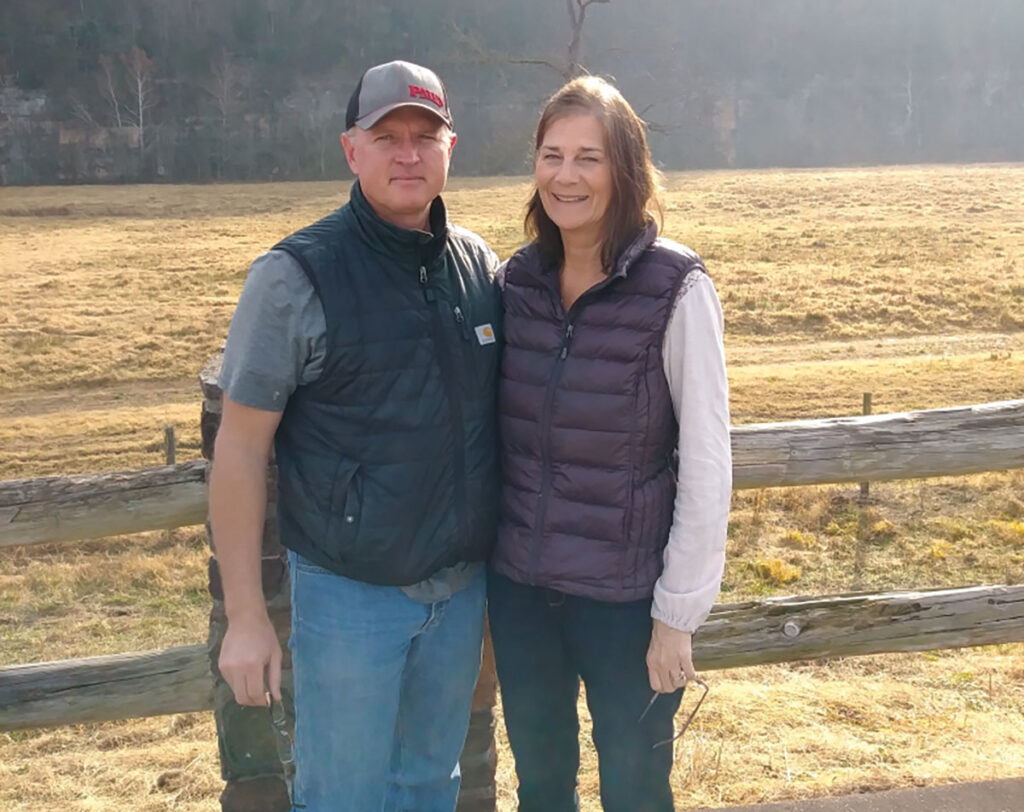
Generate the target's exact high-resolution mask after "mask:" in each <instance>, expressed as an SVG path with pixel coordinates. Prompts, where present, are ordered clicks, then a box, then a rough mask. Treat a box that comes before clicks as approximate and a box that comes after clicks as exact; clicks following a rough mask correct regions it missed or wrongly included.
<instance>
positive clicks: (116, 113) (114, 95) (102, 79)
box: [97, 54, 124, 127]
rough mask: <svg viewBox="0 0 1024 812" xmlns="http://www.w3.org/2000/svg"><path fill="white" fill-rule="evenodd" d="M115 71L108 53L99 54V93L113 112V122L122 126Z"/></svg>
mask: <svg viewBox="0 0 1024 812" xmlns="http://www.w3.org/2000/svg"><path fill="white" fill-rule="evenodd" d="M117 78H118V77H117V71H116V70H115V65H114V59H113V57H111V56H110V55H109V54H100V73H99V76H98V77H97V79H98V81H99V86H100V93H101V94H102V96H103V98H104V99H106V101H107V104H109V105H110V111H111V113H112V114H113V119H114V124H115V125H116V126H118V127H122V126H124V125H123V122H122V121H121V97H120V93H119V92H118V81H117Z"/></svg>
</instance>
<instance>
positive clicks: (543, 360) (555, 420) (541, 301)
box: [489, 77, 732, 812]
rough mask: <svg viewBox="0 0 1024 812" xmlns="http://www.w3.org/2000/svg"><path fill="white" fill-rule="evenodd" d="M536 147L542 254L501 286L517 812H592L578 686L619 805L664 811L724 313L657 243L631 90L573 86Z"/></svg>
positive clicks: (707, 551)
mask: <svg viewBox="0 0 1024 812" xmlns="http://www.w3.org/2000/svg"><path fill="white" fill-rule="evenodd" d="M535 150H536V152H535V156H534V158H535V163H534V177H535V185H536V188H535V191H534V194H533V197H532V199H531V200H530V202H529V205H528V208H527V215H526V228H527V232H528V234H529V235H530V236H531V237H532V242H530V243H529V244H528V245H527V246H526V247H525V248H523V249H521V250H520V251H518V252H517V253H516V254H515V255H514V256H513V257H512V258H511V259H510V260H509V261H508V262H507V263H506V265H505V267H504V269H503V277H502V279H501V280H500V281H501V283H502V285H503V289H504V296H505V311H506V315H505V332H506V345H505V350H504V356H503V370H502V382H501V396H500V407H499V420H500V427H501V432H502V465H503V470H504V478H505V479H504V485H503V492H502V514H501V523H500V529H499V538H498V543H497V547H496V549H495V553H494V557H493V560H492V566H491V572H490V579H489V613H490V623H491V632H492V636H493V640H494V648H495V655H496V658H497V668H498V678H499V681H500V683H501V689H502V703H503V707H504V713H505V723H506V726H507V728H508V735H509V742H510V744H511V746H512V752H513V754H514V756H515V759H516V772H517V774H518V777H519V809H520V812H535V811H540V810H543V812H562V810H566V812H568V811H569V810H574V809H576V805H577V803H578V799H577V798H576V797H575V795H576V792H575V788H576V773H577V770H578V766H579V747H578V730H579V728H578V720H577V714H576V701H577V694H578V691H579V680H580V678H582V679H583V682H584V684H585V686H586V691H587V703H588V705H589V708H590V712H591V716H592V718H593V724H594V743H595V745H596V747H597V753H598V759H599V767H600V779H601V800H602V803H603V806H604V809H605V810H606V812H648V811H650V812H655V811H657V812H662V810H665V812H668V811H669V810H672V808H673V806H672V791H671V788H670V786H669V773H670V770H671V766H672V748H671V747H669V746H667V747H656V746H655V745H656V744H657V743H658V742H663V741H665V740H666V739H671V738H672V726H673V715H674V713H675V711H676V710H677V708H678V707H679V702H680V699H681V696H682V688H683V686H684V685H685V683H686V681H687V680H693V679H696V673H695V672H694V669H693V663H692V659H691V654H690V637H691V634H692V633H693V631H694V630H695V629H696V628H697V627H698V626H699V625H700V624H701V623H702V622H703V621H704V619H705V617H706V616H707V614H708V612H709V611H710V608H711V605H712V603H713V601H714V598H715V595H716V594H717V592H718V587H719V583H720V580H721V575H722V568H723V563H724V555H725V554H724V548H725V532H726V522H727V516H728V509H729V498H730V493H731V470H732V468H731V461H730V452H729V416H728V392H727V383H726V376H725V361H724V352H723V349H722V312H721V307H720V305H719V302H718V297H717V295H716V294H715V290H714V287H713V285H712V284H711V281H710V279H709V278H708V276H707V273H706V272H705V270H704V266H703V264H702V263H701V260H700V258H699V257H698V256H697V255H696V254H694V253H693V252H692V251H690V250H689V249H688V248H685V247H683V246H681V245H679V244H677V243H674V242H671V241H669V240H664V239H660V238H658V237H657V226H656V225H655V223H654V222H653V220H652V218H651V216H650V215H649V214H648V213H647V207H648V205H649V204H650V203H652V201H653V197H654V194H655V191H656V186H657V184H656V180H657V172H656V170H655V169H654V166H653V165H652V163H651V158H650V153H649V151H648V148H647V141H646V137H645V135H644V128H643V123H642V122H641V121H640V119H639V118H638V117H637V116H636V114H635V113H634V112H633V110H632V108H630V106H629V104H628V103H627V102H626V100H625V99H624V98H623V97H622V95H621V94H620V93H619V92H618V91H617V90H616V89H615V88H614V87H612V86H611V85H610V84H608V83H607V82H605V81H603V80H602V79H599V78H596V77H585V78H581V79H576V80H574V81H572V82H570V83H569V84H567V85H566V86H565V87H563V88H562V89H561V90H559V91H558V92H557V93H556V94H555V95H554V96H553V97H552V98H551V99H550V100H549V101H548V103H547V105H546V106H545V108H544V111H543V113H542V115H541V118H540V122H539V124H538V126H537V133H536V140H535ZM677 455H678V464H677V461H676V458H677ZM652 690H653V691H654V692H656V694H657V699H656V700H655V701H654V703H653V705H651V707H650V708H649V710H648V711H647V712H646V713H644V711H645V708H647V706H648V703H649V702H650V701H651V698H652V694H651V692H652ZM641 717H642V718H641Z"/></svg>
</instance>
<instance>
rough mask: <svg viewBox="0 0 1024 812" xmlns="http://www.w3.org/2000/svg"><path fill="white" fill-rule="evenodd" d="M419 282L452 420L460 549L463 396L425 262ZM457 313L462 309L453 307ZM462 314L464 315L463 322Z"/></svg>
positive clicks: (465, 544) (464, 535) (464, 536)
mask: <svg viewBox="0 0 1024 812" xmlns="http://www.w3.org/2000/svg"><path fill="white" fill-rule="evenodd" d="M420 284H421V285H422V286H423V298H424V299H425V300H426V301H427V303H428V304H429V305H430V318H431V326H432V328H433V333H434V346H435V348H436V350H437V364H438V366H439V367H440V369H441V381H442V383H443V384H444V389H445V393H446V395H447V396H448V411H449V414H450V415H451V421H452V444H453V445H454V452H455V457H454V459H453V468H454V473H455V482H454V489H455V494H454V495H455V520H456V523H457V524H458V529H459V549H460V551H462V550H467V549H469V529H468V527H467V522H466V438H465V431H464V428H463V425H462V399H461V398H460V397H459V381H458V380H457V379H456V375H457V371H456V365H455V364H454V363H453V359H452V356H451V347H449V346H448V342H447V341H445V337H444V325H443V324H442V322H441V311H440V306H439V304H438V300H437V295H436V294H435V293H434V291H433V290H432V289H431V288H430V287H428V286H427V269H426V266H423V265H421V266H420ZM455 310H456V311H457V313H458V315H457V316H456V321H458V317H459V316H462V311H461V309H459V307H458V306H456V307H455ZM464 321H465V317H463V322H464Z"/></svg>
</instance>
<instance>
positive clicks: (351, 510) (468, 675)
mask: <svg viewBox="0 0 1024 812" xmlns="http://www.w3.org/2000/svg"><path fill="white" fill-rule="evenodd" d="M346 128H347V131H346V132H345V133H344V134H343V135H342V137H341V142H342V145H343V147H344V150H345V157H346V158H347V160H348V164H349V166H350V167H351V169H352V172H353V173H354V174H355V175H356V182H355V183H354V184H353V186H352V191H351V197H350V200H349V202H348V203H347V204H346V205H345V206H343V207H342V208H340V209H338V210H337V211H336V212H334V213H333V214H330V215H328V216H327V217H325V218H324V219H322V220H320V221H319V222H317V223H314V224H313V225H311V226H309V227H308V228H305V229H302V230H301V231H299V232H297V233H296V234H293V235H292V236H290V237H288V238H287V239H285V240H283V241H282V242H280V243H278V245H276V246H275V247H274V248H273V249H272V250H270V251H268V252H267V253H265V254H263V255H262V256H261V257H259V258H258V259H257V260H256V261H255V262H254V263H253V265H252V268H251V270H250V273H249V277H248V279H247V280H246V283H245V287H244V289H243V291H242V295H241V298H240V300H239V303H238V309H237V311H236V313H235V316H234V319H233V320H232V323H231V329H230V331H229V334H228V340H227V344H226V346H225V351H224V363H223V368H222V372H221V378H220V383H221V388H222V389H223V392H224V410H223V416H222V422H221V426H220V430H219V433H218V437H217V443H216V448H215V454H214V457H215V463H214V468H213V475H212V479H211V483H210V512H211V519H212V522H213V533H214V538H215V543H216V551H217V558H218V561H219V564H220V569H221V573H222V578H223V582H224V592H225V608H226V611H227V616H228V628H227V633H226V635H225V637H224V642H223V646H222V650H221V655H220V663H219V666H220V670H221V673H222V674H223V675H224V678H225V679H226V680H227V682H228V684H229V685H230V686H231V688H232V689H233V690H234V692H235V697H236V699H237V701H238V702H239V703H241V704H246V705H259V704H265V702H266V699H265V695H266V692H269V693H270V694H271V695H272V696H273V697H274V698H275V699H277V698H279V697H280V691H281V649H280V647H279V645H278V642H277V639H276V636H275V634H274V631H273V628H272V627H271V624H270V621H269V619H268V617H267V612H266V609H265V607H264V603H263V598H262V594H261V590H260V552H259V550H260V535H261V528H262V526H263V519H264V509H265V484H264V482H265V479H264V478H265V469H266V465H267V461H268V455H269V452H270V448H271V443H272V442H273V444H274V450H275V455H276V463H277V469H278V505H277V515H278V527H279V530H280V534H281V541H282V543H283V544H284V545H285V546H286V547H287V548H288V549H289V563H290V567H291V579H292V636H291V640H290V644H289V647H290V649H291V655H292V664H293V673H294V679H295V708H296V743H295V749H296V763H297V773H296V776H295V785H294V803H295V805H296V807H300V806H302V807H304V808H305V809H306V810H308V812H342V811H343V810H353V812H370V810H381V809H386V810H398V809H402V810H416V811H417V812H431V811H432V810H438V812H440V811H441V810H445V811H446V812H447V811H448V810H451V809H453V808H454V806H455V801H456V796H457V794H458V787H459V769H458V758H459V754H460V752H461V750H462V746H463V742H464V739H465V735H466V729H467V726H468V722H469V712H470V703H471V700H472V692H473V686H474V684H475V680H476V677H477V673H478V670H479V665H480V651H481V639H482V631H483V615H484V577H483V573H482V567H481V564H480V562H481V561H483V559H484V558H485V557H486V555H487V552H488V549H489V547H490V544H491V542H492V539H493V536H494V532H495V527H494V523H495V516H496V513H497V510H496V499H497V493H498V488H497V459H496V449H495V444H496V430H495V416H494V414H495V397H496V394H495V393H496V385H497V380H496V377H497V363H498V357H499V349H498V337H499V329H500V319H501V307H500V302H499V300H498V296H497V294H496V292H495V289H494V286H493V284H492V277H493V274H494V271H495V268H496V265H497V258H496V257H495V255H494V253H493V252H492V251H490V249H488V248H487V247H486V245H485V244H484V243H483V241H482V240H481V239H480V238H479V237H477V236H476V235H475V234H472V233H470V232H468V231H465V230H463V229H460V228H457V227H455V226H452V225H450V224H449V223H448V222H447V215H446V211H445V206H444V203H443V202H442V200H441V198H440V197H439V194H440V192H441V191H442V189H443V188H444V185H445V182H446V180H447V175H448V166H449V161H450V158H451V154H452V149H453V147H454V146H455V140H456V138H455V134H454V133H453V131H452V118H451V113H450V111H449V107H448V98H447V95H446V92H445V89H444V86H443V85H442V83H441V80H440V79H439V78H438V77H437V76H436V75H435V74H434V73H433V72H432V71H430V70H428V69H426V68H423V67H420V66H418V65H413V64H410V63H407V62H389V63H387V64H384V65H378V66H376V67H374V68H371V69H369V70H368V71H366V73H364V74H363V76H362V78H361V79H360V81H359V84H358V86H357V87H356V89H355V92H354V93H353V95H352V98H351V100H350V102H349V106H348V112H347V116H346Z"/></svg>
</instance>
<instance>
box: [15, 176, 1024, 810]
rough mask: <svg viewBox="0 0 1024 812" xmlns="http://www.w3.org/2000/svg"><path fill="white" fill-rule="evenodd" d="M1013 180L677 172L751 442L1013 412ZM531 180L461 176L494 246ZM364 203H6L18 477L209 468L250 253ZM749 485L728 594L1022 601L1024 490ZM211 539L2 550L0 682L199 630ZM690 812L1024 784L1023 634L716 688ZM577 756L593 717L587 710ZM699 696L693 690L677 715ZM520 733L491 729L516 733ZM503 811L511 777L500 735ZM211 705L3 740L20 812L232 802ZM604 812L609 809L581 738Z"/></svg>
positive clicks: (462, 193)
mask: <svg viewBox="0 0 1024 812" xmlns="http://www.w3.org/2000/svg"><path fill="white" fill-rule="evenodd" d="M1022 189H1024V166H1020V165H1013V166H995V165H985V166H939V167H934V166H933V167H900V168H883V169H844V170H814V171H759V172H711V173H673V174H671V175H670V176H669V177H668V178H667V183H666V191H665V193H664V195H663V196H662V200H663V204H664V228H663V233H664V234H665V235H667V236H669V237H672V238H674V239H677V240H679V241H681V242H684V243H686V244H688V245H690V246H692V247H693V248H694V249H695V250H697V251H698V252H699V253H701V254H702V255H703V257H704V258H705V261H706V262H707V264H708V268H709V270H710V272H711V274H712V276H713V278H714V279H715V283H716V285H717V287H718V291H719V295H720V297H721V299H722V303H723V308H724V310H725V316H726V325H727V327H726V331H727V335H726V344H727V354H728V360H729V378H730V387H731V396H732V417H733V422H734V423H747V422H755V421H768V420H789V419H797V418H804V417H829V416H839V415H851V414H857V413H859V412H860V404H861V393H862V392H868V391H870V392H872V393H873V397H874V409H875V412H876V413H877V412H887V411H903V410H906V409H917V408H937V407H942V406H953V405H958V404H968V403H976V402H984V401H994V400H1005V399H1010V398H1019V397H1022V396H1024V194H1022V192H1021V190H1022ZM527 191H528V185H527V184H526V182H525V180H524V179H522V178H514V179H508V178H487V179H459V180H455V181H453V182H452V184H451V185H450V189H449V192H448V193H447V194H446V199H447V201H448V204H449V210H450V213H451V217H452V219H453V220H455V221H456V222H458V223H460V224H461V225H464V226H467V227H469V228H471V229H473V230H475V231H477V232H479V233H480V234H481V235H483V236H484V237H485V238H486V239H487V240H488V241H489V242H490V244H491V245H492V247H494V249H495V250H496V251H497V252H498V253H499V255H501V256H502V257H505V256H507V255H508V254H509V253H510V252H511V251H512V250H514V248H515V247H516V246H517V245H518V244H519V243H520V242H521V240H522V230H521V213H522V204H523V202H524V200H525V197H526V194H527ZM346 196H347V184H345V183H340V182H339V183H304V184H280V185H221V186H209V187H185V186H138V187H78V188H24V189H16V188H0V286H2V288H0V289H2V290H3V292H4V305H3V307H2V309H0V479H13V478H19V477H32V476H42V475H47V474H56V473H76V472H95V471H103V470H114V469H120V468H135V467H140V466H144V465H154V464H159V463H160V462H161V461H162V442H163V427H164V425H166V424H168V423H172V424H174V425H175V426H176V428H177V433H178V459H179V460H185V459H190V458H193V457H198V456H199V403H200V396H199V390H198V384H197V381H196V374H197V372H198V370H199V369H200V367H201V366H202V365H203V363H204V362H205V361H206V359H207V358H208V357H209V356H210V355H211V354H212V353H213V352H215V351H216V350H217V349H218V347H219V346H220V344H221V342H222V341H223V338H224V335H225V334H226V331H227V327H228V324H229V321H230V318H231V313H232V310H233V307H234V303H235V301H236V299H237V296H238V293H239V291H240V290H241V286H242V283H243V282H244V279H245V274H246V268H247V264H248V262H249V261H250V260H251V259H252V258H253V257H254V256H255V255H257V254H258V253H259V252H260V251H262V250H265V249H266V248H267V247H268V246H270V245H271V244H273V243H274V242H276V241H277V240H278V239H280V238H281V237H283V236H285V235H286V234H288V233H289V232H290V231H292V230H294V229H295V228H297V227H300V226H302V225H304V224H305V223H308V222H310V221H312V220H314V219H316V218H317V217H319V216H321V215H323V214H325V213H327V212H328V211H330V210H331V209H333V208H334V207H336V206H337V205H340V203H341V202H343V201H344V200H345V199H346ZM856 496H857V488H856V486H828V487H805V488H789V489H778V490H764V491H751V492H740V493H737V494H736V495H735V496H734V499H733V513H732V518H731V522H730V530H729V547H728V553H729V555H728V565H727V571H726V575H725V579H724V583H723V591H722V595H721V598H720V599H721V600H722V601H723V602H724V601H736V600H742V599H745V598H750V597H761V596H765V595H779V594H791V593H792V594H819V593H833V592H842V591H850V590H875V589H877V590H883V589H897V588H914V587H931V586H953V585H969V584H976V583H1004V584H1019V583H1022V582H1024V471H1014V472H1008V473H998V474H997V473H993V474H984V475H979V476H973V477H965V478H958V479H952V478H950V479H932V480H920V481H908V482H901V483H890V484H875V485H873V486H872V488H871V497H872V499H871V501H870V503H868V504H865V505H861V504H859V503H858V502H857V499H856ZM207 556H208V552H207V549H206V541H205V538H204V535H203V532H202V529H201V528H194V529H183V530H179V531H174V532H173V533H167V534H164V533H159V534H156V533H154V534H143V535H141V536H135V537H121V538H114V539H105V540H100V541H93V542H88V543H83V544H75V545H63V546H57V545H52V546H45V547H36V548H25V549H17V548H13V549H4V550H3V551H2V552H0V664H3V665H6V664H12V663H18V662H34V661H42V660H50V659H60V658H65V657H79V656H86V655H92V654H102V653H117V652H122V651H133V650H143V649H149V648H162V647H165V646H170V645H178V644H186V643H195V642H200V641H202V640H203V639H205V636H206V625H207V616H208V610H209V597H208V595H207V593H206V560H207ZM706 676H707V679H708V682H709V684H710V686H711V692H710V694H709V696H708V700H707V701H706V702H705V703H704V706H703V707H702V709H701V712H700V713H699V714H698V716H697V717H696V719H695V722H694V725H693V727H692V728H691V729H690V731H689V732H688V733H687V734H686V736H685V737H684V738H683V739H682V740H681V741H680V742H679V743H678V744H677V745H676V766H675V771H674V784H675V788H676V798H677V805H678V806H679V807H680V808H689V807H699V806H701V805H708V806H714V805H726V804H738V803H751V802H756V801H762V800H779V799H786V798H798V797H809V796H814V795H824V794H840V793H845V792H857V791H866V790H872V789H884V788H890V787H905V786H920V785H927V784H935V783H948V782H955V781H968V780H981V779H988V778H1000V777H1009V776H1019V775H1021V774H1024V645H1008V646H999V647H988V648H981V649H973V650H970V649H969V650H962V651H942V652H934V653H932V652H928V653H920V654H900V655H886V656H876V657H864V658H849V659H843V660H832V661H828V662H814V663H804V664H790V665H779V666H764V667H757V668H748V669H738V670H732V671H721V672H710V673H708V674H707V675H706ZM580 707H581V716H582V717H583V719H584V723H585V724H584V728H585V729H584V736H586V719H587V717H586V707H585V704H584V703H583V702H581V706H580ZM685 707H686V703H685V702H684V708H685ZM499 736H500V730H499ZM498 775H499V808H500V809H502V810H511V809H512V808H514V804H513V797H514V795H513V792H514V784H515V782H514V777H513V774H512V765H511V758H510V755H509V751H508V749H507V745H506V744H505V742H504V740H503V738H499V767H498ZM220 788H221V783H220V778H219V765H218V757H217V746H216V737H215V732H214V725H213V715H212V713H211V714H189V715H179V716H173V717H160V718H153V719H145V720H137V721H129V722H124V723H109V724H99V725H86V726H79V727H71V728H61V729H56V730H40V731H29V732H24V733H13V734H0V809H3V810H8V809H9V810H12V812H13V810H19V812H21V811H24V812H44V811H45V812H51V810H53V809H56V808H63V809H68V810H75V811H76V812H77V811H78V810H81V812H92V810H106V809H113V808H132V809H135V810H140V811H141V810H145V811H146V812H150V811H151V810H152V811H153V812H155V811H156V810H170V809H174V810H187V811H188V812H199V811H200V810H203V811H204V812H212V810H215V809H217V808H218V806H217V803H216V799H217V795H218V793H219V791H220ZM581 795H582V796H583V799H584V809H587V810H595V809H597V808H599V806H598V802H597V770H596V760H595V758H594V756H593V752H592V748H591V746H590V744H589V741H587V742H586V743H585V745H584V763H583V769H582V771H581Z"/></svg>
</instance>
